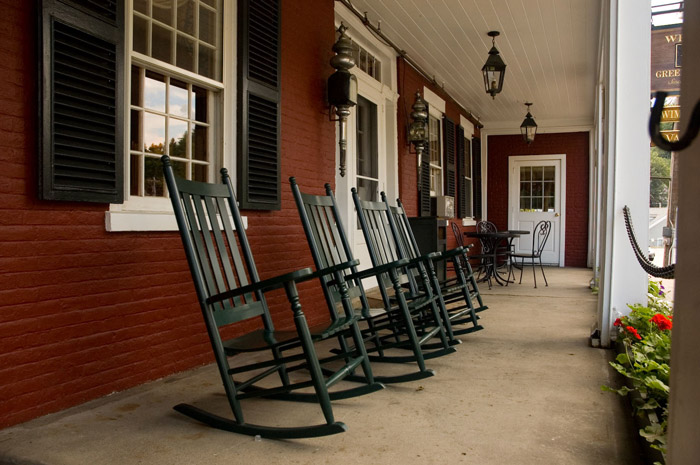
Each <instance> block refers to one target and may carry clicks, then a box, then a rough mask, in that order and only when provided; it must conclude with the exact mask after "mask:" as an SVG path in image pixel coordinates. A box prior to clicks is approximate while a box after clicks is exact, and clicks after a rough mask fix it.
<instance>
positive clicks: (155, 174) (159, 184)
mask: <svg viewBox="0 0 700 465" xmlns="http://www.w3.org/2000/svg"><path fill="white" fill-rule="evenodd" d="M173 165H175V164H173ZM173 167H174V166H173ZM164 181H165V180H164V179H163V168H162V167H161V163H160V160H159V159H158V158H154V157H146V159H145V160H144V190H145V192H144V195H146V196H148V197H162V196H163V195H165V190H164V186H165V182H164Z"/></svg>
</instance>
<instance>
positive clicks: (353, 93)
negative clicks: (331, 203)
mask: <svg viewBox="0 0 700 465" xmlns="http://www.w3.org/2000/svg"><path fill="white" fill-rule="evenodd" d="M346 30H347V27H345V25H344V24H343V23H340V27H339V28H338V32H339V33H340V37H338V40H337V41H336V42H335V44H333V51H334V52H335V56H334V57H333V58H331V66H332V67H333V68H335V69H336V72H335V73H333V74H331V76H330V77H329V78H328V103H329V104H330V105H331V107H333V108H335V114H336V115H337V116H338V117H337V118H336V119H331V121H338V133H339V135H338V146H339V148H340V166H339V167H338V168H339V170H340V175H341V176H345V153H346V151H347V147H348V143H347V140H348V138H347V120H348V116H350V107H353V106H355V104H356V103H357V78H356V77H355V76H354V75H353V74H351V73H350V71H349V70H350V68H352V67H353V66H355V60H354V59H353V57H352V41H351V40H350V38H348V36H346V35H345V31H346Z"/></svg>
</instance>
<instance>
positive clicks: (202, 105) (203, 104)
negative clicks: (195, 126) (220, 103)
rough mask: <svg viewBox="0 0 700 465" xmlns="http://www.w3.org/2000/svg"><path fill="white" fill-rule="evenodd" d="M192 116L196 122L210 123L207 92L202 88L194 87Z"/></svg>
mask: <svg viewBox="0 0 700 465" xmlns="http://www.w3.org/2000/svg"><path fill="white" fill-rule="evenodd" d="M192 114H193V115H194V119H195V120H197V121H200V122H202V123H206V122H208V118H207V114H208V111H207V91H206V90H204V89H202V88H201V87H197V86H192Z"/></svg>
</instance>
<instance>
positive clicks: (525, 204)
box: [520, 197, 531, 212]
mask: <svg viewBox="0 0 700 465" xmlns="http://www.w3.org/2000/svg"><path fill="white" fill-rule="evenodd" d="M530 205H531V204H530V197H521V198H520V211H521V212H522V211H527V210H529V209H530Z"/></svg>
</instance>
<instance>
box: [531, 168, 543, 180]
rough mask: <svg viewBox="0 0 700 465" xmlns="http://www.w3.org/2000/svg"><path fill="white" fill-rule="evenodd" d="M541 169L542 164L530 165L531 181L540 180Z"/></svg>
mask: <svg viewBox="0 0 700 465" xmlns="http://www.w3.org/2000/svg"><path fill="white" fill-rule="evenodd" d="M543 169H544V167H543V166H533V167H532V180H533V181H541V180H542V172H543Z"/></svg>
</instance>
